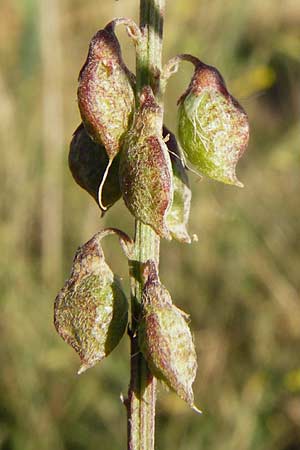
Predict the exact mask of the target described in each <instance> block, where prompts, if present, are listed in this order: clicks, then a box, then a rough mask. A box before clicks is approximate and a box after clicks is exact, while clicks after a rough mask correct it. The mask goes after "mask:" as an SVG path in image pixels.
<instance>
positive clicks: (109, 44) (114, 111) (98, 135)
mask: <svg viewBox="0 0 300 450" xmlns="http://www.w3.org/2000/svg"><path fill="white" fill-rule="evenodd" d="M114 26H115V24H114V22H111V23H109V24H108V25H107V26H106V27H105V28H104V29H103V30H100V31H98V32H97V33H96V34H95V36H94V37H93V38H92V40H91V43H90V47H89V52H88V56H87V60H86V62H85V64H84V66H83V67H82V69H81V71H80V74H79V86H78V106H79V109H80V113H81V117H82V121H83V123H84V125H85V128H86V130H87V131H88V133H89V134H90V136H91V137H92V138H93V139H94V140H95V142H97V143H98V144H102V145H104V147H105V149H106V152H107V155H108V157H109V160H110V161H111V160H112V159H113V158H114V157H115V156H116V154H117V153H118V151H119V150H120V141H121V138H122V136H123V134H124V133H125V132H126V131H127V130H128V127H129V125H130V121H131V117H132V114H133V110H134V91H133V88H132V85H133V83H134V80H133V77H132V75H131V73H130V72H129V70H128V69H127V67H126V66H125V64H124V62H123V60H122V56H121V49H120V45H119V42H118V39H117V37H116V35H115V33H114Z"/></svg>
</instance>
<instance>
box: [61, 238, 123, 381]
mask: <svg viewBox="0 0 300 450" xmlns="http://www.w3.org/2000/svg"><path fill="white" fill-rule="evenodd" d="M100 241H101V233H97V234H96V235H95V236H94V237H93V238H92V239H90V240H89V241H88V242H87V243H86V244H84V245H83V246H82V247H79V249H78V250H77V252H76V254H75V257H74V261H73V265H72V271H71V276H70V278H69V279H68V280H67V281H66V283H65V286H64V287H63V289H62V290H61V291H60V292H59V294H58V295H57V297H56V299H55V305H54V325H55V328H56V330H57V332H58V333H59V334H60V336H61V337H62V338H63V340H64V341H65V342H67V343H68V344H70V345H71V346H72V347H73V348H74V350H75V351H76V352H77V353H78V354H79V356H80V359H81V367H80V369H79V371H78V373H82V372H84V371H85V370H86V369H89V368H90V367H93V366H94V365H95V364H96V363H97V362H98V361H101V360H102V359H103V358H105V357H106V356H107V355H109V353H111V352H112V350H113V349H114V348H115V347H116V345H117V344H118V343H119V341H120V339H121V338H122V336H123V334H124V332H125V329H126V326H127V321H128V302H127V299H126V296H125V294H124V293H123V290H122V288H121V285H120V283H119V281H118V280H117V279H116V277H115V276H114V274H113V272H112V271H111V269H110V267H109V266H108V265H107V264H106V262H105V259H104V254H103V251H102V247H101V243H100Z"/></svg>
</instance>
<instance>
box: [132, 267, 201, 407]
mask: <svg viewBox="0 0 300 450" xmlns="http://www.w3.org/2000/svg"><path fill="white" fill-rule="evenodd" d="M144 273H145V274H146V275H147V278H148V279H147V282H146V284H145V286H144V289H143V295H142V317H141V320H140V325H139V329H138V340H139V347H140V349H141V351H142V353H143V355H144V357H145V359H146V361H147V364H148V366H149V369H150V370H151V372H152V373H153V375H154V376H155V377H156V378H158V379H159V380H161V381H163V382H164V383H166V385H167V386H168V387H169V388H170V389H172V390H173V391H175V392H176V394H177V395H178V396H179V397H180V398H181V399H183V400H184V401H185V402H186V403H188V405H189V406H190V407H191V408H193V409H194V410H195V411H197V412H200V411H199V410H198V409H197V408H196V406H195V405H194V394H193V389H192V384H193V382H194V380H195V377H196V372H197V357H196V351H195V347H194V343H193V338H192V335H191V331H190V329H189V326H188V324H187V318H188V315H187V314H186V313H184V312H183V311H181V310H180V309H178V308H176V306H175V305H173V303H172V299H171V296H170V294H169V292H168V291H167V289H166V288H165V287H164V286H163V285H162V284H161V283H160V281H159V279H158V275H157V270H156V266H155V263H154V262H153V261H150V260H149V261H147V263H146V265H145V269H144Z"/></svg>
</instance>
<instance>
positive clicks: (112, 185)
mask: <svg viewBox="0 0 300 450" xmlns="http://www.w3.org/2000/svg"><path fill="white" fill-rule="evenodd" d="M108 163H109V159H108V156H107V153H106V151H105V148H104V147H103V145H100V144H97V143H96V142H94V141H93V140H92V139H91V138H90V136H89V135H88V133H87V132H86V131H85V128H84V126H83V124H82V123H81V124H80V125H79V127H78V128H77V129H76V131H75V132H74V134H73V137H72V141H71V144H70V152H69V167H70V170H71V173H72V175H73V178H74V180H75V181H76V183H78V184H79V186H81V187H82V188H83V189H85V190H86V191H87V192H88V193H89V194H91V196H92V197H93V198H94V199H95V200H96V202H97V204H98V205H99V207H100V208H101V210H102V213H104V211H105V210H107V209H108V208H110V207H111V206H112V205H113V204H114V203H115V202H116V201H117V200H119V198H120V197H121V190H120V184H119V155H117V157H116V158H115V159H114V160H113V163H112V165H111V167H110V168H109V171H108V175H107V178H106V180H105V182H104V185H103V189H102V203H101V204H99V200H98V190H99V186H100V184H101V182H102V180H103V177H104V174H105V171H106V169H107V166H108ZM103 206H104V208H105V209H103Z"/></svg>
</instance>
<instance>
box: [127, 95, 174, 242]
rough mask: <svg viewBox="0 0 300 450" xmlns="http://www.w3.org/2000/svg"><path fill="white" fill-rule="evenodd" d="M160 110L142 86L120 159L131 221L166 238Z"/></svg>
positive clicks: (168, 184) (168, 183)
mask: <svg viewBox="0 0 300 450" xmlns="http://www.w3.org/2000/svg"><path fill="white" fill-rule="evenodd" d="M161 130H162V110H161V108H160V107H159V105H158V104H157V103H156V101H155V98H154V95H153V92H152V90H151V88H150V87H149V86H146V87H145V88H144V89H143V91H142V94H141V98H140V108H139V111H138V112H137V113H136V115H135V119H134V124H133V126H132V128H131V130H130V131H129V132H128V133H127V135H126V137H125V139H124V144H123V150H122V154H121V159H120V185H121V191H122V195H123V199H124V201H125V204H126V206H127V208H128V209H129V211H130V212H131V213H132V214H133V215H134V217H135V218H137V219H139V220H141V221H142V222H144V223H145V224H147V225H150V226H151V227H152V228H153V229H154V231H155V232H156V233H157V234H158V235H159V236H161V237H165V238H167V239H170V238H171V236H170V232H169V230H168V227H167V224H166V216H167V213H168V211H169V208H170V207H171V203H172V197H173V182H172V166H171V161H170V156H169V152H168V148H167V146H166V144H165V142H164V141H163V138H162V131H161Z"/></svg>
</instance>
